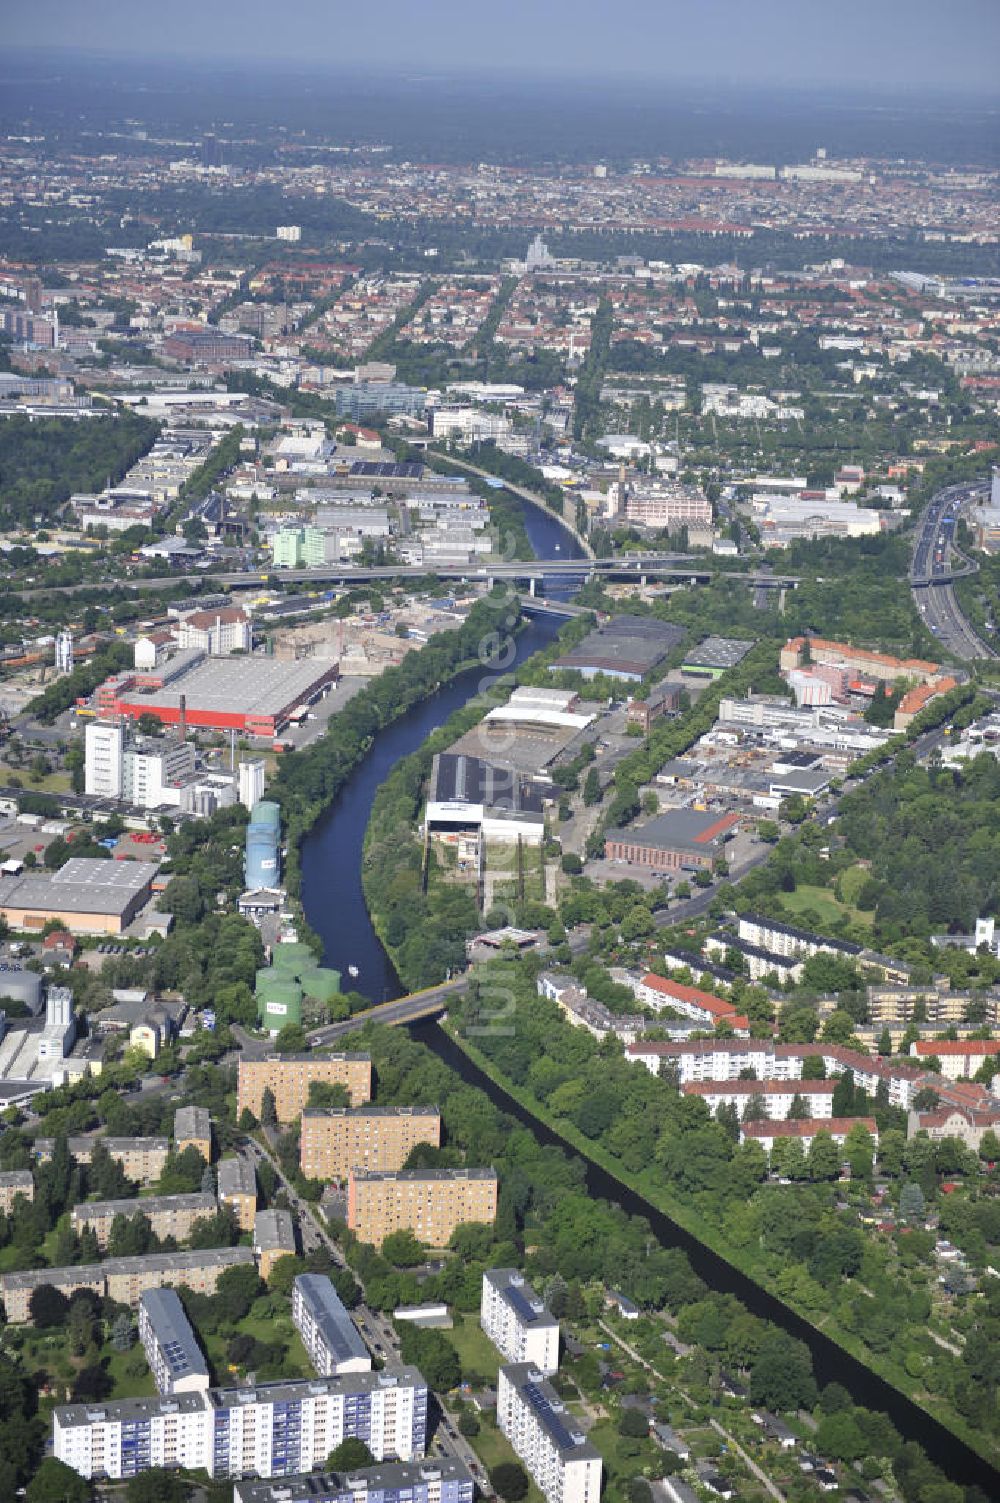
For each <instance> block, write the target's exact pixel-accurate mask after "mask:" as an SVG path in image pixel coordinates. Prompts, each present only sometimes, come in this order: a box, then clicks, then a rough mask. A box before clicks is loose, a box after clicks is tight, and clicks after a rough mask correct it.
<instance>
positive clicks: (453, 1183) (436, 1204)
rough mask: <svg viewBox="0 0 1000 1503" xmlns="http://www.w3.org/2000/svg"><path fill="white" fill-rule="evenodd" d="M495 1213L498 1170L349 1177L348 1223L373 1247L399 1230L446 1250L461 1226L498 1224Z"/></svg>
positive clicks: (361, 1173) (360, 1172)
mask: <svg viewBox="0 0 1000 1503" xmlns="http://www.w3.org/2000/svg"><path fill="white" fill-rule="evenodd" d="M496 1214H497V1175H496V1170H495V1169H404V1170H401V1171H400V1172H399V1173H396V1174H389V1173H377V1172H369V1171H365V1170H353V1169H352V1170H351V1172H350V1174H349V1175H348V1180H347V1225H348V1226H349V1227H350V1229H351V1231H352V1232H354V1234H355V1236H356V1237H357V1238H358V1240H359V1241H361V1242H368V1243H371V1244H372V1245H373V1246H374V1247H381V1246H382V1243H383V1242H384V1241H385V1239H386V1237H388V1236H390V1235H391V1234H392V1233H393V1232H400V1231H409V1232H412V1233H413V1235H414V1236H415V1237H416V1238H417V1240H418V1242H423V1243H424V1244H425V1246H427V1247H446V1246H447V1245H448V1242H449V1240H450V1238H451V1234H452V1232H453V1231H454V1230H455V1228H456V1227H457V1226H462V1225H463V1224H464V1223H465V1222H467V1221H482V1222H491V1221H495V1220H496Z"/></svg>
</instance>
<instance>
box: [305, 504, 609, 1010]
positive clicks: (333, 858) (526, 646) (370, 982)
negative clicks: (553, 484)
mask: <svg viewBox="0 0 1000 1503" xmlns="http://www.w3.org/2000/svg"><path fill="white" fill-rule="evenodd" d="M512 499H514V500H516V498H512ZM518 504H519V505H520V507H521V509H522V512H523V515H524V525H525V530H526V531H527V534H528V539H529V541H530V543H531V546H532V548H533V549H534V552H535V557H536V558H559V559H567V558H582V557H583V550H582V549H581V547H580V545H579V543H578V542H577V540H576V538H575V537H574V536H573V534H572V533H571V532H569V531H568V530H567V529H566V528H565V527H563V526H562V525H561V524H560V523H559V522H558V521H557V520H556V518H555V517H554V516H552V515H551V514H550V513H548V512H546V511H544V510H543V509H542V508H540V507H537V506H532V505H531V504H530V502H524V501H520V502H518ZM577 587H578V586H577V585H576V584H572V583H567V581H566V580H565V579H560V581H559V582H558V584H555V583H553V585H552V588H551V590H550V591H549V592H548V593H550V594H551V596H552V598H556V597H562V596H564V595H567V594H572V593H573V592H574V591H575V590H576V588H577ZM562 624H563V623H562V622H561V621H560V620H558V619H557V618H555V617H546V616H541V617H538V616H536V617H532V618H531V619H529V621H528V624H527V626H526V627H525V628H524V629H523V630H522V631H521V632H520V633H519V634H518V636H517V638H516V642H515V657H514V664H517V663H523V662H524V661H525V659H526V658H529V657H531V655H532V653H535V652H538V650H539V649H540V648H542V647H546V646H547V645H548V643H549V642H551V641H552V638H553V637H554V636H555V635H556V633H557V632H558V630H559V628H560V626H561V625H562ZM514 664H509V665H508V671H509V668H510V667H512V666H514ZM483 673H484V670H483V668H482V667H481V666H477V667H475V668H470V669H468V670H467V671H466V672H464V673H460V674H458V676H457V677H456V678H453V679H451V680H450V681H449V682H448V683H447V684H444V685H442V687H441V688H440V689H439V690H438V691H437V693H436V694H432V695H431V696H430V697H429V698H428V699H425V700H423V701H421V703H420V704H418V705H414V707H413V708H412V709H411V710H409V711H408V712H407V713H406V714H405V715H403V716H401V717H400V719H399V720H395V721H393V722H392V724H391V725H388V726H386V728H385V730H384V731H382V732H380V734H379V735H378V736H377V737H376V738H375V741H374V743H373V745H372V748H371V750H370V751H369V753H368V755H367V756H366V757H365V759H364V761H363V762H362V763H361V765H360V766H359V767H358V768H357V769H356V771H355V772H354V773H353V774H352V775H351V777H350V778H349V779H348V781H347V783H346V784H345V785H344V787H343V789H342V790H341V792H340V794H339V796H338V797H337V798H336V799H335V801H334V802H333V803H332V804H331V806H330V808H329V809H328V810H327V811H326V813H325V814H324V815H323V817H322V818H321V819H320V820H319V821H318V822H317V824H316V826H315V828H314V829H313V830H311V831H310V833H309V835H308V836H307V838H306V839H305V841H304V842H303V844H302V853H301V861H302V903H303V907H304V909H305V915H306V919H307V920H308V922H309V925H310V927H311V928H312V929H314V930H315V931H316V933H317V934H318V935H319V936H320V938H321V939H322V941H323V956H324V959H323V963H324V965H328V966H332V967H333V968H334V969H335V970H338V971H340V973H341V977H342V983H341V984H342V985H343V987H344V989H345V990H348V989H350V988H353V989H355V990H357V991H360V992H363V993H364V995H365V996H366V997H368V998H370V999H371V1001H372V1002H388V1001H391V1000H392V999H393V998H394V997H398V996H400V995H401V994H402V987H401V986H400V983H399V977H398V976H397V975H396V972H395V969H394V968H393V964H392V961H391V960H390V959H389V956H388V955H387V954H386V952H385V949H384V947H383V945H382V942H381V940H380V939H379V937H378V935H377V934H376V933H375V930H374V928H373V927H372V922H371V919H370V918H369V916H368V909H367V907H366V905H365V898H364V893H363V891H362V887H361V855H362V849H363V846H364V839H365V829H366V827H367V824H368V815H369V812H370V810H371V805H372V799H373V798H374V797H375V794H376V792H377V790H378V788H379V786H380V784H381V783H382V782H383V780H384V779H385V777H386V775H387V774H388V773H389V772H390V771H391V770H392V768H393V767H394V766H395V765H396V763H397V762H398V761H400V759H401V758H403V757H408V756H409V755H410V753H411V752H415V751H417V750H418V748H419V747H421V746H422V745H423V743H424V741H426V739H427V737H428V736H429V735H430V733H431V731H433V730H435V729H436V728H437V727H438V726H439V725H441V724H442V723H443V722H444V721H445V720H447V719H448V716H449V715H451V714H453V713H454V711H455V710H458V709H461V707H462V705H464V704H465V703H466V701H467V700H469V699H471V698H472V697H473V695H474V694H476V693H477V691H478V689H479V687H480V684H481V683H482V679H483ZM352 966H353V967H354V968H355V969H356V970H357V975H356V976H355V975H353V974H352V972H351V967H352Z"/></svg>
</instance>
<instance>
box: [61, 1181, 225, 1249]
mask: <svg viewBox="0 0 1000 1503" xmlns="http://www.w3.org/2000/svg"><path fill="white" fill-rule="evenodd" d="M216 1209H217V1206H216V1200H215V1196H214V1195H202V1194H198V1195H148V1196H144V1197H142V1198H140V1199H138V1200H88V1201H84V1202H83V1203H82V1204H81V1205H78V1206H74V1207H73V1209H72V1211H71V1212H70V1225H71V1226H72V1228H73V1230H74V1231H75V1232H77V1233H80V1232H82V1231H83V1229H84V1227H88V1226H89V1227H90V1228H91V1229H92V1230H93V1231H94V1233H95V1234H96V1236H97V1243H98V1246H99V1247H100V1248H101V1250H102V1251H103V1250H104V1248H106V1247H107V1245H108V1237H109V1236H110V1235H111V1226H112V1223H113V1222H114V1219H115V1217H116V1216H124V1217H126V1218H127V1219H128V1220H131V1219H132V1217H133V1216H148V1218H149V1224H150V1226H151V1227H152V1228H153V1232H154V1233H155V1235H156V1236H157V1237H176V1239H177V1241H178V1242H186V1241H187V1239H188V1237H189V1236H190V1235H191V1228H192V1227H193V1226H194V1224H195V1222H196V1221H200V1220H201V1219H202V1218H203V1217H205V1216H214V1215H215V1212H216Z"/></svg>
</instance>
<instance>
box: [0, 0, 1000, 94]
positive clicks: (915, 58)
mask: <svg viewBox="0 0 1000 1503" xmlns="http://www.w3.org/2000/svg"><path fill="white" fill-rule="evenodd" d="M280 19H281V26H280V30H278V29H276V26H275V11H274V7H273V6H271V5H268V4H265V0H211V3H210V4H208V5H206V4H204V0H173V3H172V4H171V5H170V6H169V7H166V6H164V7H161V6H159V5H157V6H153V5H150V4H149V3H142V0H139V3H136V0H131V3H130V0H102V3H101V5H100V7H99V8H97V9H96V10H95V9H85V8H81V7H80V6H78V5H76V4H75V3H70V0H36V3H35V4H34V5H33V6H32V7H30V8H27V9H24V10H20V11H12V12H10V13H9V14H8V15H7V17H6V18H5V42H6V46H7V50H8V55H9V53H10V52H11V51H12V50H16V51H18V52H20V53H22V54H23V53H24V52H26V51H28V50H30V51H51V52H52V53H53V54H54V55H61V54H65V53H70V54H74V55H76V56H77V57H80V58H81V59H82V58H84V57H87V58H91V59H93V60H95V61H99V60H101V59H102V58H104V59H106V60H108V61H114V60H115V59H116V58H118V59H122V60H125V59H129V60H137V61H148V62H150V63H152V64H159V65H167V66H169V65H170V64H176V63H178V62H186V63H193V62H197V61H202V62H204V63H206V64H215V65H217V66H220V65H221V66H223V67H224V66H225V64H226V63H228V64H230V65H231V67H232V70H233V71H241V70H242V69H245V68H246V67H248V65H257V66H265V67H266V66H268V65H270V66H272V67H275V68H276V69H277V68H280V69H281V71H282V72H287V71H288V70H289V69H293V70H294V69H298V68H302V69H305V70H306V71H308V72H309V73H329V74H336V73H337V72H345V71H352V70H359V71H361V72H366V73H370V74H372V75H373V76H377V77H383V78H384V77H386V76H393V75H398V76H400V77H401V78H406V79H409V80H411V81H412V80H414V79H417V78H419V77H421V76H425V77H426V78H427V81H428V82H430V81H433V79H434V78H436V77H447V76H453V75H455V74H461V73H466V74H468V75H470V76H484V77H488V76H496V77H497V78H510V77H512V76H513V77H521V78H524V79H525V80H527V79H528V78H530V79H531V80H532V81H536V82H542V81H544V80H545V79H550V80H551V81H552V82H553V83H554V84H557V83H559V82H561V81H565V82H567V83H570V82H573V81H583V80H586V81H588V82H590V83H595V82H596V83H599V82H601V81H602V80H603V81H605V82H606V83H609V84H611V83H614V84H615V85H621V84H627V83H629V82H630V81H632V82H634V83H635V84H636V86H639V87H642V88H643V89H644V90H645V89H646V88H648V87H650V86H651V85H656V84H662V85H664V86H676V85H684V84H690V85H701V84H707V85H711V84H712V83H715V84H716V85H718V86H720V87H734V86H736V87H743V88H746V89H750V90H758V89H763V90H766V89H768V88H773V87H780V88H783V89H787V90H790V91H792V92H795V91H800V90H809V89H811V88H821V89H823V90H835V91H837V92H840V93H842V94H844V95H845V96H849V95H850V94H851V93H852V92H857V93H864V94H868V95H870V94H871V93H872V91H877V90H879V89H884V90H886V91H887V93H888V94H892V95H893V96H897V97H898V96H899V95H901V94H909V95H911V96H912V95H913V94H914V93H915V92H918V91H921V90H928V91H931V92H934V93H936V94H940V93H942V92H952V91H955V90H962V91H969V92H970V93H973V94H975V95H976V96H981V95H988V96H990V97H992V98H997V96H998V88H997V78H996V62H997V58H998V57H1000V4H998V3H996V0H952V4H951V5H950V6H949V8H948V11H947V13H946V15H945V16H944V17H943V16H942V11H941V7H940V3H939V0H877V3H875V4H872V3H871V0H841V4H840V5H838V6H837V7H836V8H835V9H830V10H822V11H821V10H820V8H819V7H817V6H815V5H811V4H809V3H808V0H805V3H803V0H758V4H757V5H755V6H747V5H745V4H744V3H743V0H702V3H701V4H700V5H699V6H698V7H697V8H695V7H692V6H691V5H690V4H685V5H680V4H678V3H677V0H616V3H615V4H614V6H611V5H610V4H608V3H607V0H541V3H539V0H508V3H507V4H506V5H505V7H504V8H503V11H502V13H498V12H497V10H496V8H495V7H494V6H493V5H489V6H487V5H486V4H484V3H483V0H435V3H434V4H433V6H431V7H428V8H418V7H416V6H414V5H413V4H412V3H411V0H382V4H381V5H380V6H379V8H378V12H377V15H373V13H372V12H371V11H368V12H367V13H364V14H362V13H359V12H358V11H357V10H355V9H353V8H352V9H348V8H347V7H346V6H342V5H337V4H336V3H335V0H287V3H286V4H285V6H284V7H283V8H282V11H281V17H280Z"/></svg>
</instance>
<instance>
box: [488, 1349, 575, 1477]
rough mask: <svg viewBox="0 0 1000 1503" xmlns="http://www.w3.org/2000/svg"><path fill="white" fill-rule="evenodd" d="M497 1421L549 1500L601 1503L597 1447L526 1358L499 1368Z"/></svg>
mask: <svg viewBox="0 0 1000 1503" xmlns="http://www.w3.org/2000/svg"><path fill="white" fill-rule="evenodd" d="M497 1424H498V1425H499V1426H500V1429H501V1430H502V1431H503V1433H504V1435H506V1437H507V1439H508V1440H509V1441H510V1443H511V1445H512V1446H513V1447H514V1450H515V1451H516V1452H517V1454H518V1456H519V1457H520V1459H521V1461H523V1463H524V1465H525V1467H526V1468H527V1470H528V1471H529V1472H530V1473H531V1475H532V1477H533V1478H534V1479H535V1482H536V1483H537V1484H538V1487H539V1490H540V1491H541V1492H542V1493H543V1494H544V1496H545V1498H546V1499H547V1500H548V1503H599V1499H600V1496H601V1456H600V1452H599V1451H597V1450H596V1448H595V1447H594V1446H592V1445H591V1444H590V1442H589V1441H588V1440H587V1437H586V1436H585V1435H584V1433H583V1431H582V1430H581V1429H580V1428H579V1426H578V1425H577V1423H576V1421H575V1419H574V1418H573V1415H572V1414H571V1413H570V1412H569V1410H568V1409H567V1408H566V1406H565V1404H564V1403H563V1401H562V1399H560V1397H559V1395H558V1394H557V1393H556V1391H555V1389H554V1388H553V1387H552V1384H551V1383H549V1382H548V1380H547V1379H546V1378H545V1377H543V1375H542V1374H541V1373H540V1372H539V1371H538V1369H537V1368H536V1367H533V1366H532V1364H531V1363H530V1362H516V1363H513V1364H512V1365H511V1366H509V1367H501V1369H500V1372H499V1375H498V1378H497Z"/></svg>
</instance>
